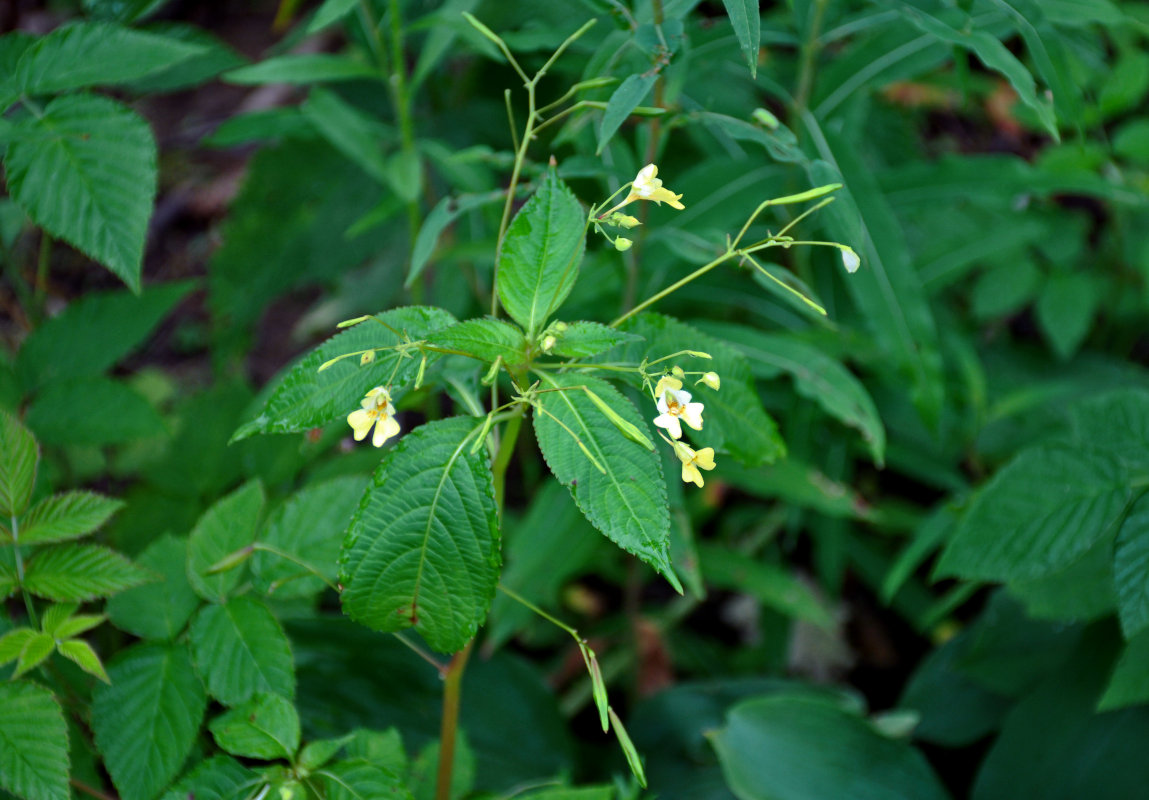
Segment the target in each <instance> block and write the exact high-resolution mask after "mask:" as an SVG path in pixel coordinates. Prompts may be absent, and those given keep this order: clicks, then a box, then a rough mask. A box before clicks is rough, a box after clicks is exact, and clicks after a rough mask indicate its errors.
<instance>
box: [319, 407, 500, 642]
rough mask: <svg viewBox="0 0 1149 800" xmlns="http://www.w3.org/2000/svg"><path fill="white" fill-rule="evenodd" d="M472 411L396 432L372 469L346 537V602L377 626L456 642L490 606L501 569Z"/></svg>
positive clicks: (488, 481)
mask: <svg viewBox="0 0 1149 800" xmlns="http://www.w3.org/2000/svg"><path fill="white" fill-rule="evenodd" d="M479 427H480V424H479V420H475V419H467V418H464V417H455V418H452V419H446V420H441V421H438V422H431V423H428V424H426V425H424V426H422V427H420V428H417V429H416V430H414V431H412V432H411V433H409V434H406V435H405V436H403V437H402V438H401V439H400V440H399V442H398V443H397V444H396V445H395V447H394V448H393V449H392V450H391V451H390V452H388V454H387V455H386V457H385V458H384V459H383V463H382V464H380V466H379V469H378V470H376V472H375V478H374V482H373V484H372V485H371V486H370V487H368V489H367V494H366V495H365V496H364V498H363V500H362V501H361V503H360V506H359V510H358V511H357V512H356V514H355V517H354V519H352V521H351V526H350V527H349V528H348V530H347V538H346V539H345V541H344V543H343V556H342V560H341V562H340V574H341V579H340V582H341V583H342V585H343V587H344V590H343V593H342V595H341V598H340V599H341V600H342V602H343V610H344V612H345V613H346V614H347V615H348V616H350V617H351V618H352V619H354V620H356V621H358V622H361V623H363V624H364V625H367V626H368V627H371V628H374V629H375V630H380V631H397V630H402V629H404V628H412V627H413V628H415V629H416V630H417V631H418V632H419V633H420V634H421V635H422V636H423V638H424V639H425V640H426V641H427V644H428V645H430V646H431V647H432V648H434V649H435V650H438V651H440V652H445V653H450V652H455V651H457V650H460V649H461V648H462V647H463V646H464V645H465V644H466V643H467V641H468V640H469V639H470V638H471V637H472V636H474V635H475V631H476V630H477V629H478V626H479V625H480V624H481V623H482V621H483V620H484V619H485V618H486V616H487V609H488V608H489V607H490V603H491V597H492V596H493V595H494V593H495V583H496V581H497V580H498V573H499V531H498V511H497V509H496V507H495V502H494V486H493V484H492V478H491V472H490V467H489V466H488V464H487V458H486V456H485V454H483V453H477V454H472V453H471V445H472V443H473V440H474V436H475V435H477V432H478V430H479Z"/></svg>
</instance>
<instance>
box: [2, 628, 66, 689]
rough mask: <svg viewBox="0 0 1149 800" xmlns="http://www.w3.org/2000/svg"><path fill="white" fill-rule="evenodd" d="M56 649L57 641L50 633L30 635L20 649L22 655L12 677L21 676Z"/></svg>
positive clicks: (17, 661)
mask: <svg viewBox="0 0 1149 800" xmlns="http://www.w3.org/2000/svg"><path fill="white" fill-rule="evenodd" d="M55 649H56V641H55V640H54V639H53V638H52V637H51V636H49V635H48V634H46V633H37V634H35V635H33V636H29V637H28V640H27V641H26V642H24V647H23V649H22V650H21V651H20V657H19V658H17V659H16V671H15V672H13V673H12V677H13V678H19V677H20V676H21V675H23V674H24V673H25V672H27V671H28V670H31V669H35V668H36V667H38V666H39V665H40V662H42V661H43V660H44V659H45V658H47V657H48V656H50V655H52V651H53V650H55Z"/></svg>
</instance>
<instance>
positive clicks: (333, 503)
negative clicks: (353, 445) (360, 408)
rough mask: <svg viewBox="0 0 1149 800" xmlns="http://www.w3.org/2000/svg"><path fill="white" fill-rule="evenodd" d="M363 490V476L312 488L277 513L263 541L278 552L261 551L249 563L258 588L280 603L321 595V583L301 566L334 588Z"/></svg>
mask: <svg viewBox="0 0 1149 800" xmlns="http://www.w3.org/2000/svg"><path fill="white" fill-rule="evenodd" d="M365 485H366V482H365V481H364V479H363V478H362V477H360V476H348V477H344V478H336V479H334V480H330V481H326V482H324V483H316V484H311V485H309V486H307V487H306V488H304V489H302V490H301V491H299V492H296V493H295V495H293V496H292V497H291V499H290V500H288V501H287V502H286V503H284V504H283V505H281V506H280V507H279V508H277V509H276V510H275V512H274V513H273V514H272V515H271V518H270V519H269V520H268V522H267V526H266V529H265V530H264V532H263V533H262V534H260V537H259V541H260V543H261V544H264V545H267V546H268V547H271V548H274V549H275V552H272V551H270V550H258V549H257V550H256V551H255V553H254V554H253V555H252V558H251V571H252V573H253V574H254V575H255V585H256V587H257V588H259V589H260V590H261V591H264V592H266V593H267V594H269V595H274V596H275V597H280V598H283V597H308V596H311V595H314V594H316V593H318V592H321V591H323V589H324V587H325V584H324V583H323V581H322V580H320V579H319V578H318V577H316V576H314V575H312V574H310V573H309V572H308V570H307V569H306V568H305V567H304V566H302V564H307V565H310V566H311V567H312V568H314V569H315V570H316V571H317V572H318V573H319V574H320V575H323V576H324V577H325V578H327V579H328V580H329V581H331V582H332V583H334V582H335V580H336V578H337V577H338V575H339V567H338V562H339V548H340V545H341V544H342V542H343V534H344V532H345V531H346V530H347V523H348V522H349V521H350V519H351V515H352V513H354V511H355V508H356V507H357V506H358V505H359V499H360V498H361V497H362V496H363V490H364V488H365ZM280 553H282V554H285V555H286V556H290V558H285V557H284V556H283V555H279V554H280Z"/></svg>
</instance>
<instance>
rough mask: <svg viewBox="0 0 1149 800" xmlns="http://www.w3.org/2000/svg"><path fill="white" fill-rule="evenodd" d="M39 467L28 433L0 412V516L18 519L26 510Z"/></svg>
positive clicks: (36, 451)
mask: <svg viewBox="0 0 1149 800" xmlns="http://www.w3.org/2000/svg"><path fill="white" fill-rule="evenodd" d="M39 463H40V447H39V446H38V445H37V444H36V439H35V437H33V436H32V432H31V431H29V430H28V429H27V428H25V427H24V426H23V425H22V424H21V423H20V420H18V419H16V418H15V417H14V416H12V415H11V414H9V413H8V412H7V411H3V410H0V516H2V517H9V518H10V517H18V516H20V515H21V514H23V513H24V511H25V510H26V509H27V508H28V503H29V501H31V499H32V487H33V486H34V485H35V484H36V467H37V465H38V464H39ZM3 540H4V535H3V534H0V542H2V541H3Z"/></svg>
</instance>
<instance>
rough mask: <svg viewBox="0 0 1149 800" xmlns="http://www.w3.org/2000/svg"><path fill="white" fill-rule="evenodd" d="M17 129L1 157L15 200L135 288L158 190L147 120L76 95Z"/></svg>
mask: <svg viewBox="0 0 1149 800" xmlns="http://www.w3.org/2000/svg"><path fill="white" fill-rule="evenodd" d="M112 60H115V59H114V58H113V59H112ZM20 129H21V130H20V135H19V138H18V139H17V141H15V142H13V143H12V144H10V145H9V146H8V153H7V155H6V156H5V160H4V163H5V166H6V168H7V173H8V191H9V192H10V193H11V195H12V199H13V200H15V201H16V202H17V203H18V204H19V205H20V207H21V208H23V209H24V211H25V212H26V213H27V214H28V216H29V217H31V218H32V221H33V222H35V223H36V224H37V225H39V226H40V227H42V228H44V229H45V230H46V231H48V232H49V233H50V234H52V235H53V236H58V237H59V238H61V239H63V240H64V241H66V242H68V243H69V244H71V245H74V246H75V247H76V248H77V249H79V250H81V251H82V252H84V253H85V254H87V255H89V256H91V257H92V258H94V259H95V260H96V261H99V262H100V263H101V264H103V265H104V266H106V267H107V268H108V269H110V270H111V271H112V272H114V273H115V274H116V275H117V276H118V277H119V278H120V279H121V280H122V281H123V282H124V283H126V284H127V285H128V288H130V289H131V290H132V291H133V292H138V291H139V290H140V267H141V265H142V262H143V255H144V241H145V239H146V238H147V233H148V218H149V217H150V216H151V213H152V203H153V201H154V200H155V195H156V143H155V140H154V139H153V138H152V132H151V129H149V128H148V124H147V123H146V122H144V120H143V119H141V118H140V117H139V116H138V115H137V114H136V113H135V112H133V111H130V110H129V109H127V108H125V107H124V106H122V105H120V104H119V103H116V102H115V101H113V100H109V99H108V98H106V97H96V96H94V95H88V94H75V95H67V96H65V97H59V98H57V99H55V100H53V101H52V102H50V103H48V104H47V105H46V106H45V107H44V113H43V115H42V116H29V117H27V118H26V119H24V120H23V121H21V123H20Z"/></svg>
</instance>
